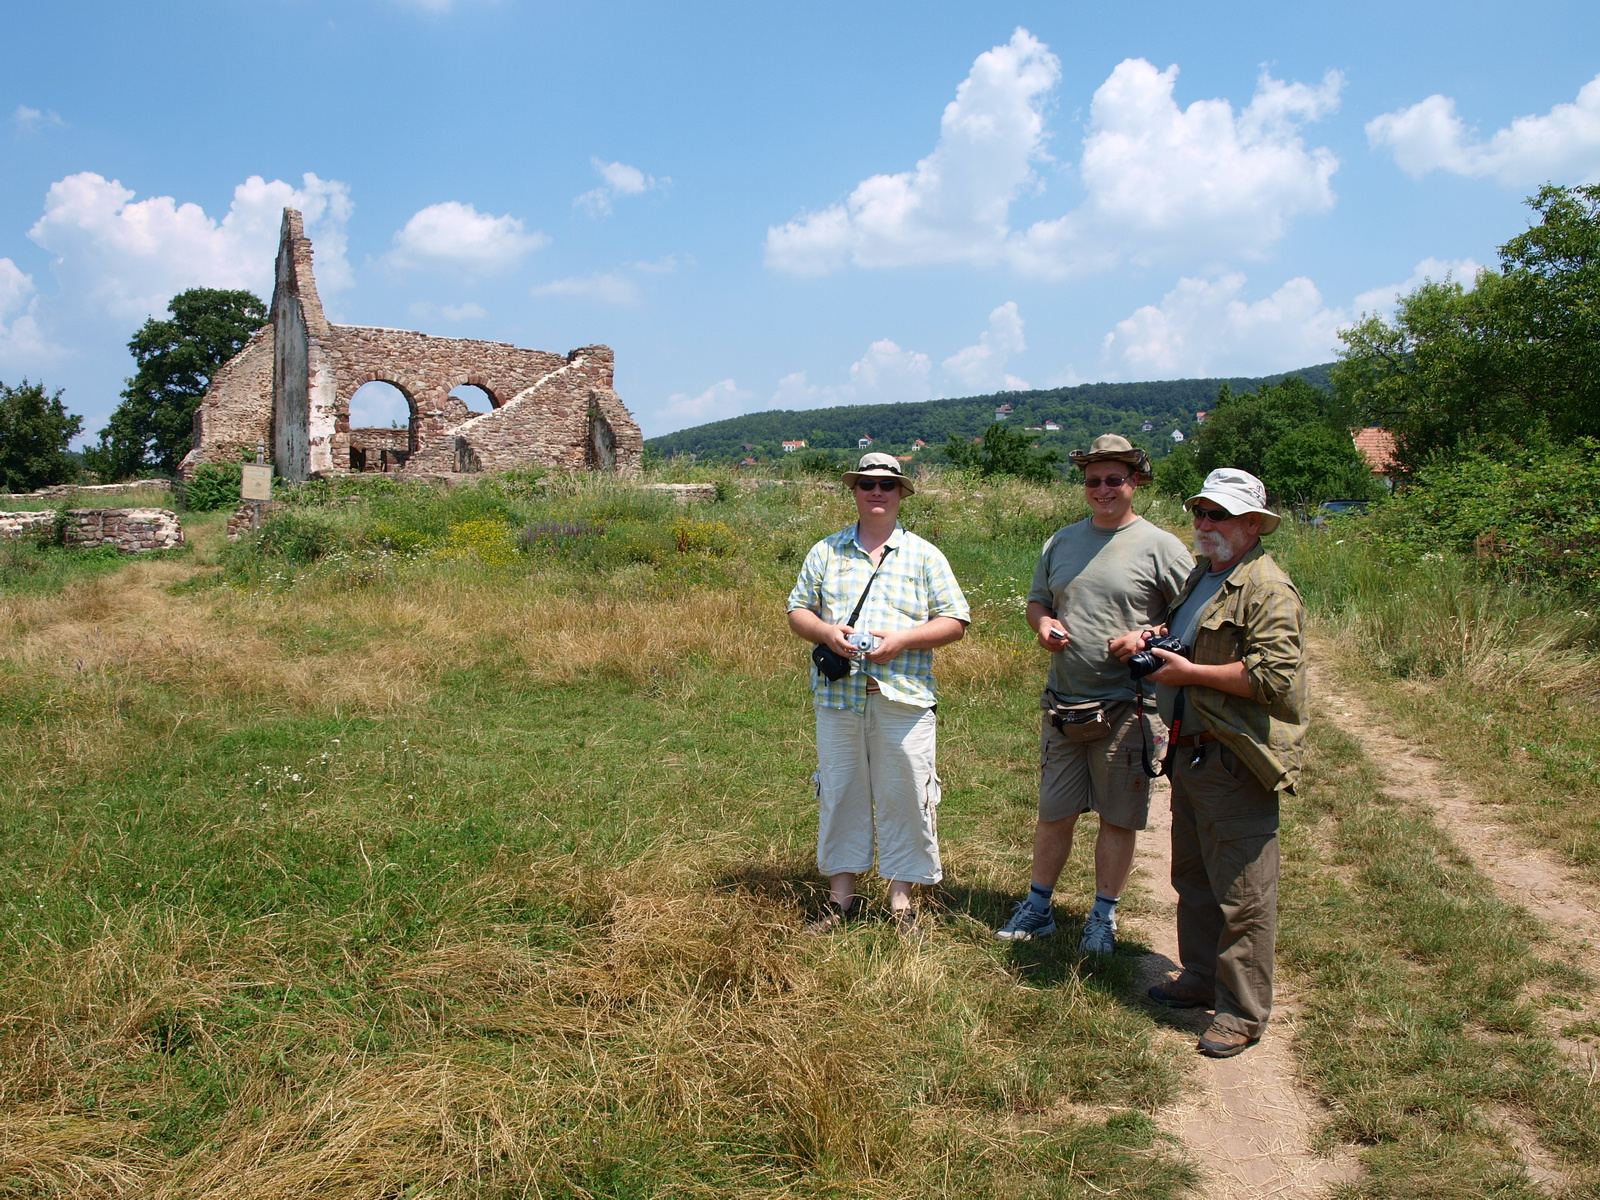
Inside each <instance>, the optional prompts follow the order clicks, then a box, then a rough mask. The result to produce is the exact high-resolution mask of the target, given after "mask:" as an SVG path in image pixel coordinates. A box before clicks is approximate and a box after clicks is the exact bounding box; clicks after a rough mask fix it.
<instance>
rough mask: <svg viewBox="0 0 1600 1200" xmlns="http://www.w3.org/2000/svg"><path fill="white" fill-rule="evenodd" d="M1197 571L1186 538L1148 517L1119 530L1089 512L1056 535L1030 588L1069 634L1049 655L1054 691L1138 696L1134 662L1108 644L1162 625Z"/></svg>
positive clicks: (1085, 696)
mask: <svg viewBox="0 0 1600 1200" xmlns="http://www.w3.org/2000/svg"><path fill="white" fill-rule="evenodd" d="M1193 569H1194V559H1193V557H1191V556H1190V554H1189V551H1188V550H1186V549H1185V548H1184V545H1183V543H1182V542H1180V541H1179V540H1178V539H1177V538H1175V537H1173V536H1172V535H1171V534H1170V533H1168V532H1166V531H1165V530H1164V529H1158V528H1157V527H1156V526H1154V525H1152V524H1151V523H1150V522H1149V521H1146V520H1145V519H1144V518H1143V517H1139V518H1137V519H1135V520H1134V521H1133V522H1132V523H1131V524H1128V525H1124V526H1122V527H1121V528H1120V529H1101V528H1099V527H1097V526H1096V525H1095V524H1094V522H1093V521H1092V520H1089V519H1088V518H1085V519H1084V520H1082V521H1079V522H1078V523H1077V524H1076V525H1068V526H1067V527H1066V528H1065V529H1058V530H1057V531H1056V532H1055V533H1054V534H1052V535H1051V536H1050V540H1049V541H1047V542H1046V543H1045V544H1044V549H1043V550H1042V551H1041V552H1040V554H1039V565H1038V566H1037V567H1035V568H1034V572H1033V586H1032V587H1031V588H1030V589H1029V590H1028V599H1029V600H1032V601H1037V602H1038V603H1040V604H1043V605H1045V606H1046V607H1047V608H1049V609H1050V610H1051V611H1052V612H1054V613H1055V615H1056V618H1057V619H1058V620H1059V621H1060V622H1061V623H1062V624H1063V625H1065V626H1066V627H1067V636H1068V637H1069V638H1070V639H1071V640H1070V641H1069V642H1068V644H1067V647H1066V648H1065V649H1064V650H1060V651H1057V652H1055V653H1052V654H1051V655H1050V683H1049V686H1050V690H1051V691H1053V692H1055V693H1056V694H1057V695H1059V696H1061V697H1063V698H1064V699H1067V700H1070V701H1073V702H1075V703H1084V702H1087V701H1090V700H1131V699H1133V695H1134V692H1133V681H1132V680H1131V679H1130V678H1129V677H1128V668H1127V666H1126V665H1124V664H1123V663H1121V662H1119V661H1118V660H1117V659H1116V658H1115V657H1114V656H1113V655H1112V653H1111V651H1110V650H1109V649H1108V648H1107V645H1108V643H1109V642H1110V640H1111V639H1112V638H1114V637H1120V636H1121V635H1122V634H1124V633H1127V632H1128V631H1129V630H1131V629H1141V628H1147V627H1149V626H1152V625H1159V624H1160V623H1161V618H1162V617H1163V616H1164V615H1165V614H1166V611H1167V607H1168V605H1170V604H1171V603H1172V601H1173V600H1174V599H1175V598H1176V597H1177V595H1178V593H1179V592H1180V591H1181V590H1182V589H1183V583H1184V580H1186V579H1188V577H1189V572H1190V571H1192V570H1193Z"/></svg>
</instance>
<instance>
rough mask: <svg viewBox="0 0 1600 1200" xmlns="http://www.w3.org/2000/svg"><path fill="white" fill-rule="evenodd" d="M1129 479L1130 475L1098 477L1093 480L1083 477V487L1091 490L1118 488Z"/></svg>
mask: <svg viewBox="0 0 1600 1200" xmlns="http://www.w3.org/2000/svg"><path fill="white" fill-rule="evenodd" d="M1131 478H1132V476H1131V475H1100V476H1097V477H1096V478H1094V479H1090V478H1088V477H1087V476H1085V477H1084V481H1083V486H1084V487H1086V488H1091V489H1092V488H1097V487H1111V488H1119V487H1121V486H1122V485H1123V484H1125V483H1127V482H1128V480H1129V479H1131Z"/></svg>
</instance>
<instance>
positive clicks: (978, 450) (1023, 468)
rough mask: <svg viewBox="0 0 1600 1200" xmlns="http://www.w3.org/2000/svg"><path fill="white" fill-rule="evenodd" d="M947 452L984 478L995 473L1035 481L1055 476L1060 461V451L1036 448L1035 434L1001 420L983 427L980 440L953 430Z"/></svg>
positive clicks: (964, 467)
mask: <svg viewBox="0 0 1600 1200" xmlns="http://www.w3.org/2000/svg"><path fill="white" fill-rule="evenodd" d="M944 456H945V457H946V458H948V459H949V460H950V461H951V462H953V463H955V465H956V466H958V467H961V468H963V469H965V470H968V471H973V472H976V473H977V474H978V475H979V476H980V477H982V478H984V479H988V478H989V477H990V476H993V475H1015V476H1016V477H1017V478H1018V479H1031V480H1033V481H1034V482H1035V483H1049V482H1050V481H1051V480H1053V479H1054V478H1055V477H1056V464H1057V463H1058V462H1060V461H1061V455H1059V454H1057V453H1056V452H1055V451H1054V450H1045V451H1043V452H1039V451H1035V450H1034V449H1033V439H1032V438H1030V437H1029V436H1028V435H1027V434H1026V433H1021V432H1017V431H1014V430H1010V429H1007V428H1006V427H1005V426H1004V425H1003V424H1001V423H1000V422H999V421H996V422H994V423H993V424H992V425H990V426H989V428H987V429H985V430H984V431H983V439H982V441H980V442H976V443H974V442H965V441H962V440H961V439H960V438H958V437H956V435H955V434H953V433H952V434H951V435H950V440H949V441H948V442H946V443H945V447H944Z"/></svg>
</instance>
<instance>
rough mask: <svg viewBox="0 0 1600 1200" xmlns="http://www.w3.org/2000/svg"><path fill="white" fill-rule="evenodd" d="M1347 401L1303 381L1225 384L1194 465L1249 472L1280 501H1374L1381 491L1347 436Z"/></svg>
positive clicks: (1201, 435)
mask: <svg viewBox="0 0 1600 1200" xmlns="http://www.w3.org/2000/svg"><path fill="white" fill-rule="evenodd" d="M1352 423H1353V416H1352V414H1351V412H1350V408H1349V406H1348V404H1346V403H1345V402H1343V401H1341V400H1339V399H1338V398H1337V397H1335V396H1334V395H1332V394H1331V393H1329V392H1325V391H1323V390H1322V389H1320V388H1315V387H1312V386H1311V385H1310V384H1308V383H1306V382H1305V381H1304V380H1301V379H1285V380H1284V381H1283V382H1282V383H1278V384H1275V385H1272V386H1269V387H1263V388H1261V389H1259V390H1258V391H1255V392H1245V393H1243V394H1235V393H1233V392H1231V391H1230V390H1229V389H1228V387H1227V386H1226V385H1224V386H1223V388H1222V391H1221V392H1220V393H1219V394H1218V396H1217V404H1216V407H1215V408H1213V409H1212V410H1211V415H1210V417H1209V418H1207V420H1206V422H1205V423H1204V424H1203V425H1201V426H1200V429H1199V432H1198V435H1197V438H1198V440H1197V444H1196V448H1195V467H1196V470H1197V472H1198V473H1199V474H1201V475H1205V474H1208V473H1209V472H1211V471H1214V470H1216V469H1217V468H1218V467H1237V468H1239V469H1240V470H1244V471H1249V472H1250V473H1251V474H1252V475H1254V476H1256V477H1257V478H1259V479H1260V480H1261V481H1262V483H1264V484H1266V487H1267V492H1268V493H1269V494H1270V495H1272V496H1276V497H1279V498H1281V499H1283V500H1289V501H1295V502H1300V503H1310V504H1317V503H1320V502H1321V501H1323V500H1331V499H1335V498H1345V499H1353V500H1363V499H1372V498H1374V497H1376V496H1377V495H1378V494H1380V493H1381V491H1382V485H1381V484H1377V483H1375V482H1374V480H1373V478H1372V475H1371V472H1370V471H1369V470H1368V468H1367V464H1366V460H1365V459H1364V458H1363V457H1362V455H1361V452H1360V451H1359V450H1357V449H1356V447H1355V442H1354V441H1353V440H1352V438H1351V436H1350V426H1351V424H1352Z"/></svg>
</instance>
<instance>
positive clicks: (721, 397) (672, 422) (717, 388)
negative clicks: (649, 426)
mask: <svg viewBox="0 0 1600 1200" xmlns="http://www.w3.org/2000/svg"><path fill="white" fill-rule="evenodd" d="M755 398H756V395H755V393H754V392H747V391H745V390H744V389H743V388H741V387H740V386H739V385H738V384H737V383H735V382H734V381H733V380H731V379H724V380H722V381H721V382H720V383H713V384H712V385H711V386H710V387H708V388H707V389H706V390H705V391H703V392H701V393H700V394H699V395H698V396H690V395H688V394H686V393H683V392H675V393H673V394H672V395H670V396H668V397H667V406H666V408H665V409H663V410H662V411H661V413H660V415H659V416H658V417H657V418H656V420H657V423H658V424H660V425H662V426H663V427H664V428H666V429H682V428H684V427H686V426H689V425H704V424H705V423H706V422H707V421H720V420H722V419H723V418H725V417H737V416H740V415H741V414H743V413H744V412H746V411H747V406H748V405H749V403H750V401H752V400H754V399H755Z"/></svg>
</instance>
